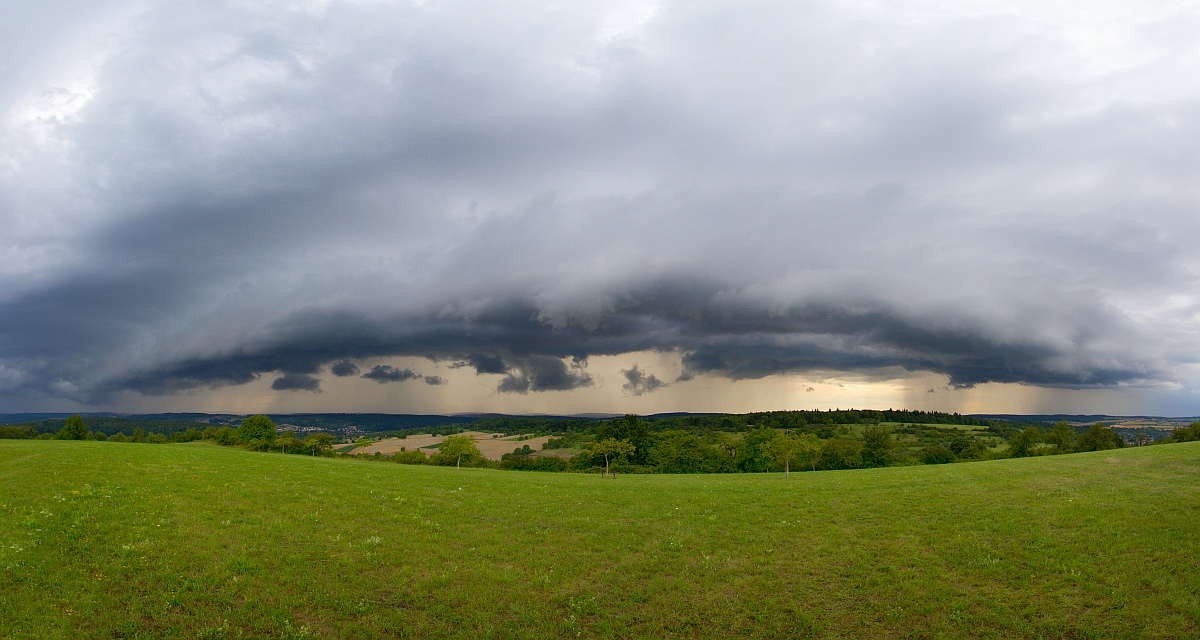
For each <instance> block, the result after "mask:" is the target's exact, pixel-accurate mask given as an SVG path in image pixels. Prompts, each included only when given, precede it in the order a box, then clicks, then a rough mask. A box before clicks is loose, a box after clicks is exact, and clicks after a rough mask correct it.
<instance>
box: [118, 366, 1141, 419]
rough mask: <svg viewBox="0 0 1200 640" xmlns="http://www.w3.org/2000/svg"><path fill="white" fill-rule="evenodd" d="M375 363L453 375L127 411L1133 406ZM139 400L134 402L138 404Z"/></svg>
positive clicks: (324, 384)
mask: <svg viewBox="0 0 1200 640" xmlns="http://www.w3.org/2000/svg"><path fill="white" fill-rule="evenodd" d="M376 364H388V365H391V366H393V367H396V368H400V369H403V368H410V369H412V370H413V371H415V372H418V373H420V374H423V375H427V376H440V377H442V378H444V379H445V380H446V384H442V385H428V384H425V383H424V382H423V381H421V380H409V381H406V382H392V383H386V384H379V383H376V382H374V381H372V380H367V379H363V378H360V377H358V376H353V377H345V378H339V377H336V376H334V375H332V374H330V373H329V372H327V371H326V372H322V373H321V374H320V375H319V376H318V377H319V378H320V379H321V391H320V392H316V393H313V392H304V391H275V390H272V389H271V388H270V387H271V382H272V381H273V380H274V378H275V376H273V375H266V376H263V377H262V378H260V379H259V380H257V381H255V382H253V383H250V384H246V385H241V386H229V387H221V388H217V389H203V390H194V391H191V392H185V393H180V394H175V395H170V396H159V397H145V396H136V395H132V394H130V395H128V396H126V397H123V398H122V399H121V406H122V407H124V408H125V409H124V410H125V411H144V412H158V411H174V412H180V411H197V412H235V413H259V412H263V413H306V412H313V413H335V412H337V413H414V414H451V413H467V412H486V413H508V414H539V413H541V414H578V413H636V414H640V415H647V414H653V413H667V412H677V411H678V412H694V413H704V412H712V413H718V412H719V413H744V412H752V411H775V410H795V409H822V410H825V409H838V408H841V409H848V408H859V409H888V408H895V409H914V410H926V411H946V412H958V413H964V414H969V413H1018V414H1019V413H1062V412H1067V413H1075V412H1078V413H1113V414H1122V413H1130V412H1133V410H1134V407H1132V406H1131V405H1130V403H1129V401H1128V400H1129V399H1128V397H1127V396H1126V395H1123V394H1122V393H1120V391H1119V390H1115V389H1108V390H1064V389H1047V388H1042V387H1034V386H1028V385H1018V384H1000V383H988V384H982V385H978V386H976V387H973V388H969V389H955V388H953V387H950V386H949V385H948V384H947V379H946V377H945V376H942V375H937V374H929V373H910V372H907V371H904V370H903V369H895V370H887V371H877V372H874V373H875V375H874V376H872V377H866V376H855V375H852V374H847V373H845V372H829V373H826V374H813V373H809V374H780V375H773V376H768V377H765V378H760V379H754V380H730V379H727V378H723V377H718V376H710V375H701V376H696V377H695V378H693V379H691V380H687V381H676V378H677V377H678V375H679V373H680V371H681V365H680V359H679V355H678V354H677V353H659V352H640V353H633V354H626V355H622V356H600V357H593V358H590V359H589V360H588V362H587V365H586V371H587V372H588V374H589V375H590V376H591V377H592V381H593V382H592V384H591V385H590V386H587V387H581V388H578V389H573V390H570V391H546V392H530V393H527V394H513V393H499V392H497V391H496V385H497V383H498V382H499V381H500V379H501V377H500V376H498V375H476V374H475V372H474V370H473V369H471V368H469V367H457V368H455V367H452V366H450V365H451V363H450V362H447V361H443V362H432V361H429V360H425V359H423V358H382V359H373V360H366V361H360V362H359V363H358V365H359V367H360V368H361V369H362V370H363V371H367V370H369V369H370V368H371V367H372V366H374V365H376ZM635 364H636V365H637V366H638V367H639V369H641V370H642V371H644V372H645V373H646V374H648V375H654V376H656V377H657V378H659V379H660V380H662V381H663V382H665V383H666V385H665V386H663V387H661V388H659V389H657V390H655V391H653V392H650V393H644V394H642V395H634V394H633V393H631V392H630V391H629V390H627V389H625V388H623V385H624V384H625V383H626V382H627V381H626V378H625V376H624V375H623V374H622V370H627V369H629V368H630V367H632V366H633V365H635ZM131 407H132V408H131Z"/></svg>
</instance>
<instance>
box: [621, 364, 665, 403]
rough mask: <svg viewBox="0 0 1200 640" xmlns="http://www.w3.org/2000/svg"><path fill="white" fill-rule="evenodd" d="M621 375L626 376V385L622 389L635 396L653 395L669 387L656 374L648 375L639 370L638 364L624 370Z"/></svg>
mask: <svg viewBox="0 0 1200 640" xmlns="http://www.w3.org/2000/svg"><path fill="white" fill-rule="evenodd" d="M621 375H623V376H625V384H623V385H621V388H622V389H624V390H626V391H628V392H629V393H631V394H633V395H635V396H640V395H642V394H643V393H652V392H654V391H657V390H659V389H661V388H662V387H665V386H668V385H667V383H665V382H663V381H662V380H659V379H658V377H657V376H655V375H654V374H652V373H651V374H648V373H646V372H645V371H642V370H641V369H639V368H638V366H637V365H636V364H635V365H633V366H632V367H630V368H628V369H622V370H621Z"/></svg>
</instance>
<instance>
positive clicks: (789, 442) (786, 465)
mask: <svg viewBox="0 0 1200 640" xmlns="http://www.w3.org/2000/svg"><path fill="white" fill-rule="evenodd" d="M763 451H764V452H765V453H766V454H767V457H769V458H770V459H771V462H774V463H775V466H777V467H783V477H785V478H786V477H788V476H789V475H791V471H792V470H791V464H792V459H793V458H795V457H796V454H798V453H800V442H799V440H797V438H796V436H793V435H783V436H779V437H778V438H775V439H773V440H770V441H768V442H767V443H766V444H764V445H763Z"/></svg>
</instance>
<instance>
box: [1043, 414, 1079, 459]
mask: <svg viewBox="0 0 1200 640" xmlns="http://www.w3.org/2000/svg"><path fill="white" fill-rule="evenodd" d="M1045 441H1046V444H1052V445H1054V453H1055V454H1059V453H1068V452H1070V451H1071V448H1072V447H1074V446H1075V430H1074V429H1072V428H1071V425H1069V424H1067V421H1066V420H1060V421H1058V422H1056V423H1055V424H1054V428H1052V429H1051V430H1050V433H1047V434H1046V440H1045Z"/></svg>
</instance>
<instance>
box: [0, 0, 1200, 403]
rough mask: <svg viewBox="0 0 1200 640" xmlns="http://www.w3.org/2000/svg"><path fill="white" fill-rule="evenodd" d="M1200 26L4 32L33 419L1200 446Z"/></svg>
mask: <svg viewBox="0 0 1200 640" xmlns="http://www.w3.org/2000/svg"><path fill="white" fill-rule="evenodd" d="M1197 33H1200V4H1198V3H1197V2H1170V1H1163V2H1156V3H1136V2H1111V1H1105V0H1097V1H1096V2H1089V3H1078V2H1052V1H1050V2H1048V1H1046V0H1038V1H1036V2H1034V1H1023V0H1003V1H995V2H992V1H983V0H954V1H945V2H943V1H932V0H930V1H908V2H905V1H900V2H869V1H861V2H855V1H819V0H818V1H811V2H795V1H794V0H785V1H779V2H774V1H750V2H706V1H703V0H701V1H698V2H696V1H693V2H687V3H681V2H648V1H621V0H606V1H604V2H587V1H575V2H567V3H550V2H525V1H522V0H514V1H513V2H505V3H494V2H476V1H468V0H464V1H461V2H453V1H441V0H420V1H412V2H399V1H396V2H392V1H369V0H360V1H341V2H339V1H334V0H312V1H307V2H298V1H283V0H280V1H256V2H243V1H240V0H225V1H221V2H211V3H192V2H172V1H170V0H158V1H155V2H148V1H132V0H131V1H120V0H114V1H111V2H103V1H94V0H89V1H87V2H83V1H73V0H45V1H43V2H37V3H27V2H16V1H13V0H0V411H7V412H15V411H75V410H109V411H123V412H141V411H213V412H218V411H222V412H223V411H231V412H244V413H249V412H258V411H271V412H281V413H282V412H288V411H348V412H353V411H382V412H397V413H455V412H471V411H501V412H507V413H584V412H604V413H624V412H634V413H653V412H659V411H730V412H741V411H756V410H781V409H813V408H822V409H824V408H847V407H857V408H877V409H883V408H911V409H926V410H943V411H960V412H964V413H1049V412H1067V413H1110V414H1152V415H1197V414H1200V281H1198V277H1200V251H1198V247H1197V240H1200V179H1198V178H1200V39H1197V38H1196V37H1195V35H1196V34H1197Z"/></svg>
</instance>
